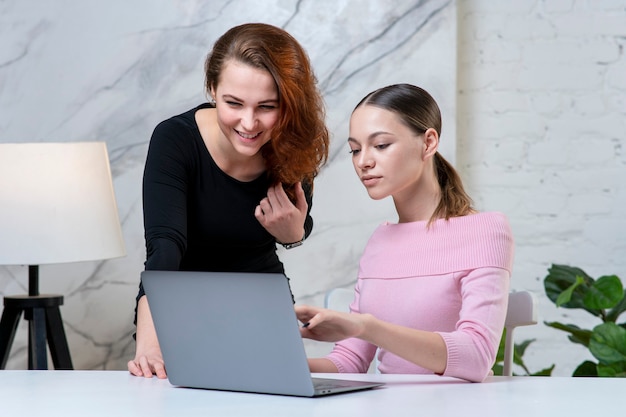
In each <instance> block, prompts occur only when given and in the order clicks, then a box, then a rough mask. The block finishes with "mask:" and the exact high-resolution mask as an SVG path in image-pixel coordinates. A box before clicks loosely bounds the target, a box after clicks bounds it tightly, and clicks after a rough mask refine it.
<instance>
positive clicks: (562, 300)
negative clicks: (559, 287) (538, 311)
mask: <svg viewBox="0 0 626 417" xmlns="http://www.w3.org/2000/svg"><path fill="white" fill-rule="evenodd" d="M584 283H585V280H584V278H583V277H581V276H580V275H576V281H574V283H573V284H572V285H570V286H569V287H567V288H566V289H565V290H564V291H563V292H561V294H559V296H558V297H557V298H556V301H555V302H554V304H556V306H557V307H561V306H562V305H563V304H566V303H569V302H570V301H571V300H572V293H573V292H574V290H575V289H576V287H579V286H580V285H582V284H584Z"/></svg>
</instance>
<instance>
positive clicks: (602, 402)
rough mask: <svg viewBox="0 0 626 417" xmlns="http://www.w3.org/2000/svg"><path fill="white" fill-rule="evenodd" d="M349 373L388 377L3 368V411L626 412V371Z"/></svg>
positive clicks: (120, 416) (360, 416)
mask: <svg viewBox="0 0 626 417" xmlns="http://www.w3.org/2000/svg"><path fill="white" fill-rule="evenodd" d="M320 376H325V377H332V376H333V375H325V374H320ZM335 376H336V374H335ZM343 377H350V378H352V379H362V380H374V381H383V382H386V383H387V385H386V386H385V387H383V388H378V389H375V390H369V391H363V392H354V393H346V394H339V395H334V396H329V397H321V398H298V397H284V396H277V395H263V394H245V393H233V392H220V391H209V390H197V389H188V388H176V387H173V386H171V385H170V384H169V382H168V381H167V380H157V379H156V378H153V379H151V380H150V379H144V378H137V377H133V376H131V375H130V374H128V372H125V371H0V415H1V416H7V417H8V416H29V417H30V416H50V417H54V416H63V417H71V416H81V417H82V416H90V417H91V416H96V417H97V416H107V417H111V416H115V417H124V416H133V417H136V416H151V417H158V416H177V417H178V416H181V417H183V416H184V417H192V416H203V417H206V416H229V417H230V416H233V417H236V416H255V417H263V416H272V417H277V416H289V417H306V416H320V417H332V416H342V417H349V416H357V417H368V416H376V417H380V416H387V417H402V416H411V417H414V416H425V417H426V416H428V417H430V416H455V417H472V416H476V417H489V416H498V417H502V416H506V417H515V416H524V417H535V416H568V417H573V416H585V417H588V416H591V415H607V416H608V415H610V414H609V413H613V415H619V414H621V413H622V412H623V410H624V408H623V396H624V395H626V379H619V378H616V379H613V378H559V377H513V378H504V377H492V378H490V379H489V380H488V381H486V382H484V383H480V384H473V383H469V382H464V381H460V380H456V379H453V378H442V377H438V376H418V375H377V374H364V375H343Z"/></svg>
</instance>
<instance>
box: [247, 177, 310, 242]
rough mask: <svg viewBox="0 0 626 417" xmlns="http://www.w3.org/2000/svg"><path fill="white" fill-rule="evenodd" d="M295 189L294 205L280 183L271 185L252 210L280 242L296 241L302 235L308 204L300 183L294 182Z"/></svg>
mask: <svg viewBox="0 0 626 417" xmlns="http://www.w3.org/2000/svg"><path fill="white" fill-rule="evenodd" d="M295 191H296V204H295V205H294V204H293V203H292V202H291V200H289V197H288V196H287V193H286V192H285V190H284V189H283V186H282V184H278V185H275V186H272V187H270V188H269V190H267V197H265V198H264V199H263V200H261V202H260V203H259V205H258V206H256V209H255V211H254V216H255V217H256V219H257V220H258V221H259V223H261V225H262V226H263V227H264V228H265V230H267V231H268V232H269V233H270V234H271V235H272V236H274V237H275V238H276V240H277V241H279V242H282V243H291V242H298V241H299V240H302V238H303V237H304V220H305V219H306V215H307V211H308V208H309V205H308V204H307V202H306V198H305V195H304V190H303V189H302V184H301V183H297V184H296V187H295Z"/></svg>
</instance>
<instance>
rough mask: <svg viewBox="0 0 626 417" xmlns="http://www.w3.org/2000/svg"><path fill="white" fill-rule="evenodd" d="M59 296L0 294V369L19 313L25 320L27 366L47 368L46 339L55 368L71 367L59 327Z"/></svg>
mask: <svg viewBox="0 0 626 417" xmlns="http://www.w3.org/2000/svg"><path fill="white" fill-rule="evenodd" d="M61 305H63V296H62V295H51V294H44V295H22V296H10V297H4V310H3V312H2V319H1V320H0V369H4V368H5V366H6V363H7V360H8V358H9V352H10V350H11V345H12V344H13V339H14V338H15V332H16V331H17V325H18V323H19V320H20V316H21V315H22V312H24V318H25V319H26V320H28V321H29V322H30V323H29V326H28V327H29V333H28V369H48V352H47V350H46V340H47V342H48V346H49V347H50V356H51V357H52V362H53V363H54V368H55V369H73V366H72V359H71V357H70V350H69V347H68V345H67V339H66V337H65V330H64V329H63V321H62V320H61V311H60V309H59V306H61Z"/></svg>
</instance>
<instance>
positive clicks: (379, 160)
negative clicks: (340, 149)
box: [348, 104, 438, 201]
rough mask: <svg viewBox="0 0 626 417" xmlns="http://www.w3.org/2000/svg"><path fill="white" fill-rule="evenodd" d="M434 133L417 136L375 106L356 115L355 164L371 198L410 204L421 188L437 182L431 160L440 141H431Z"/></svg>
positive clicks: (353, 127)
mask: <svg viewBox="0 0 626 417" xmlns="http://www.w3.org/2000/svg"><path fill="white" fill-rule="evenodd" d="M431 131H432V132H434V130H433V129H429V130H427V132H426V133H424V134H417V133H415V132H414V131H412V130H411V129H409V127H408V126H407V125H405V124H404V123H402V121H401V120H400V119H399V118H398V116H397V115H396V114H395V113H393V112H391V111H389V110H385V109H382V108H380V107H376V106H373V105H367V104H366V105H363V106H360V107H358V108H357V109H356V110H355V111H354V112H353V113H352V117H351V118H350V138H349V139H348V144H349V145H350V152H351V153H352V164H353V165H354V169H355V171H356V173H357V175H358V176H359V178H360V179H361V182H362V183H363V185H364V186H365V188H366V189H367V193H368V194H369V196H370V197H371V198H373V199H374V200H380V199H382V198H385V197H388V196H393V198H394V200H396V201H398V200H407V199H410V198H412V196H415V195H418V194H419V192H420V189H421V188H422V187H421V185H424V184H427V183H432V181H436V179H435V178H434V173H433V169H432V168H433V167H432V158H431V156H432V155H433V154H434V153H435V152H436V145H437V144H438V140H437V141H435V142H434V143H433V142H432V141H431V140H430V139H428V138H430V136H429V134H432V132H431ZM435 134H436V132H435Z"/></svg>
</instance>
